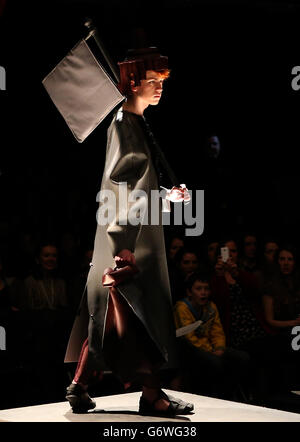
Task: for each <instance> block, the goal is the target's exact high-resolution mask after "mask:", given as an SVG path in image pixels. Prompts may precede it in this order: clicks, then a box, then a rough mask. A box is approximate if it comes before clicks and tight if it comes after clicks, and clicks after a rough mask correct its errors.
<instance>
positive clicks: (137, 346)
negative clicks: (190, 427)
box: [104, 287, 193, 415]
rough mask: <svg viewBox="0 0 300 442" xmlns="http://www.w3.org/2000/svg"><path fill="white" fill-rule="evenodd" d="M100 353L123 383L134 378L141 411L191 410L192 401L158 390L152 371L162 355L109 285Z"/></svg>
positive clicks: (140, 323) (159, 364)
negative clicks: (138, 386)
mask: <svg viewBox="0 0 300 442" xmlns="http://www.w3.org/2000/svg"><path fill="white" fill-rule="evenodd" d="M112 350H113V351H112ZM104 353H105V355H106V359H107V362H108V363H109V365H110V367H111V369H112V370H113V371H114V372H115V373H116V374H119V376H120V378H121V379H122V380H123V382H124V383H126V381H128V380H135V381H136V382H138V384H140V385H142V390H143V393H142V397H141V399H140V412H141V413H143V414H149V415H151V414H154V413H158V414H159V413H163V414H164V413H165V414H167V413H170V414H171V415H172V414H186V413H187V412H190V411H191V410H192V409H193V406H192V404H187V403H185V402H183V401H181V400H179V399H175V398H168V396H167V395H166V394H165V393H163V392H162V390H161V380H160V377H159V375H158V374H155V373H158V369H159V367H160V366H161V364H162V363H163V362H164V361H163V359H162V356H161V354H160V352H159V351H158V349H157V348H156V345H155V344H154V342H153V340H152V339H151V338H150V336H149V334H148V333H147V331H146V329H145V327H144V325H143V324H142V322H141V321H140V320H139V318H138V317H137V316H136V314H135V313H134V311H133V310H132V308H131V307H130V306H129V305H128V303H127V301H126V300H125V299H124V298H123V296H122V295H120V293H119V292H118V291H117V290H116V289H115V288H113V287H112V288H111V289H110V299H109V306H108V312H107V317H106V327H105V342H104Z"/></svg>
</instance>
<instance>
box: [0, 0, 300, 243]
mask: <svg viewBox="0 0 300 442" xmlns="http://www.w3.org/2000/svg"><path fill="white" fill-rule="evenodd" d="M86 16H92V17H93V18H94V20H95V23H96V25H97V27H98V30H99V34H100V36H101V37H102V40H103V41H104V43H105V45H106V47H107V49H108V50H109V52H110V54H111V56H112V58H113V59H114V61H115V62H117V61H118V60H120V59H123V58H124V56H125V54H126V49H127V48H129V47H133V46H136V45H137V44H141V39H140V37H139V36H140V35H141V32H142V33H143V34H144V39H145V42H146V43H147V44H149V45H154V46H158V47H159V49H160V50H161V52H162V53H163V54H166V55H168V56H169V64H170V68H171V70H172V73H171V78H170V79H169V80H168V82H167V83H166V86H165V94H164V96H163V98H162V100H161V103H160V106H159V107H157V108H151V109H149V110H147V111H146V114H147V116H148V119H149V121H150V122H151V124H152V127H153V130H154V133H155V134H156V137H157V139H158V141H159V143H160V145H161V146H162V148H163V149H164V151H165V152H166V155H167V157H168V159H169V161H170V163H171V165H172V166H173V168H174V170H175V172H176V174H177V176H178V177H179V180H180V182H184V183H186V184H187V186H188V188H190V189H201V188H203V187H205V186H204V184H203V179H202V176H203V175H204V174H205V173H206V172H207V171H206V163H205V161H203V155H202V151H203V145H204V140H205V137H206V136H207V135H208V134H209V133H210V132H211V131H215V132H216V133H217V134H218V135H219V138H220V141H221V145H222V151H223V156H224V161H223V163H222V164H223V165H224V164H225V165H226V167H227V168H228V170H229V173H228V174H227V178H226V179H225V180H223V179H220V178H218V177H216V179H215V191H218V189H220V191H221V190H223V191H224V189H225V192H226V191H227V192H228V195H229V198H228V199H229V201H230V203H229V206H228V207H227V212H226V216H224V219H222V214H221V216H218V215H216V219H211V218H213V215H211V217H210V213H209V210H210V209H209V208H207V207H206V210H205V233H206V234H207V235H210V233H214V232H216V231H218V232H219V233H220V234H221V232H222V233H223V231H225V230H228V229H229V230H231V231H233V232H235V231H241V230H245V229H248V228H250V229H253V230H255V231H257V232H258V233H259V234H262V235H264V234H267V233H273V232H274V233H275V234H278V235H280V236H282V237H284V238H285V237H287V238H291V239H292V240H293V241H296V242H297V241H298V237H297V236H298V234H297V230H298V222H299V215H298V188H299V178H298V176H299V173H298V168H299V162H298V155H297V154H298V152H297V151H298V146H299V138H300V137H299V130H298V126H299V113H298V106H299V102H300V91H299V92H296V91H294V90H292V88H291V80H292V74H291V70H292V68H293V67H294V66H296V65H299V43H298V42H299V30H298V23H299V18H300V6H299V5H298V4H297V2H295V1H294V2H293V1H290V2H283V1H282V2H280V1H265V2H255V1H254V2H247V1H239V2H237V1H236V2H230V1H225V0H224V1H209V2H208V1H192V0H190V1H188V0H176V1H171V0H165V1H156V0H153V1H151V2H150V1H129V0H124V1H117V0H110V1H109V2H104V1H96V0H93V1H86V0H85V1H83V0H81V1H80V0H77V1H71V0H70V1H51V2H50V1H43V2H30V3H29V2H14V1H10V2H8V3H7V5H6V9H5V13H4V16H3V17H2V18H1V60H0V64H1V65H2V66H4V67H5V68H6V71H7V90H6V91H1V96H0V98H1V157H0V169H1V177H0V185H1V216H0V219H1V237H2V242H5V240H4V239H5V238H14V237H16V235H17V234H18V232H20V231H26V230H38V231H42V232H48V231H54V232H62V231H64V230H70V229H72V230H73V231H75V232H77V233H78V234H79V235H81V236H83V237H86V239H87V240H91V239H92V238H93V236H94V231H95V227H96V222H95V213H96V208H97V207H96V201H95V199H96V193H97V191H98V188H99V185H100V180H101V174H102V170H103V165H104V163H103V161H104V153H105V143H106V129H107V127H108V124H109V121H110V117H108V118H106V120H105V121H104V122H103V123H102V124H101V125H100V126H99V127H98V128H97V129H96V130H95V131H94V132H93V133H92V134H91V135H90V136H89V137H88V138H87V139H86V140H85V142H84V143H82V144H79V143H77V141H76V140H75V138H73V136H72V134H71V132H70V130H69V129H68V127H67V125H66V123H65V122H64V120H63V119H62V117H61V116H60V114H59V113H58V111H57V110H56V108H55V107H54V105H53V103H52V102H51V100H50V98H49V97H48V95H47V93H46V91H45V90H44V88H43V86H42V83H41V81H42V79H43V78H44V77H45V76H46V75H47V74H48V73H49V72H50V70H52V69H53V67H54V66H55V65H56V64H57V63H58V62H59V61H60V60H61V58H62V57H64V56H65V55H66V53H67V52H68V51H69V50H70V49H71V48H72V47H73V46H74V45H75V44H76V42H77V41H78V40H79V39H80V38H82V37H83V36H85V35H86V30H85V28H84V26H83V22H84V18H85V17H86ZM141 29H142V31H141ZM227 181H228V182H227ZM229 182H230V185H229V186H228V188H227V187H226V186H227V184H228V183H229ZM209 196H210V194H209V193H207V195H206V204H207V203H209V204H213V201H212V200H211V201H209Z"/></svg>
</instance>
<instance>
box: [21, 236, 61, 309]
mask: <svg viewBox="0 0 300 442" xmlns="http://www.w3.org/2000/svg"><path fill="white" fill-rule="evenodd" d="M57 268H58V249H57V246H56V245H55V244H53V243H52V242H45V243H43V244H41V245H40V247H39V249H38V252H37V254H36V267H35V269H34V271H33V272H32V273H31V274H30V275H29V276H27V278H25V280H24V296H23V297H22V299H19V302H20V303H19V306H20V308H22V309H25V310H45V309H46V310H57V309H59V308H63V307H67V295H66V286H65V281H64V280H63V279H62V278H60V277H59V276H58V274H57ZM17 307H18V306H17Z"/></svg>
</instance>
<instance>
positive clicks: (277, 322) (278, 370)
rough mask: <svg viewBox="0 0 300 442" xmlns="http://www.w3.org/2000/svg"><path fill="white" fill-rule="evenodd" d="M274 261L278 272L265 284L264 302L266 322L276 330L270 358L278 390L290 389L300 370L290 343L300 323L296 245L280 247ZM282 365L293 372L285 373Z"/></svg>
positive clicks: (299, 283) (297, 358) (271, 339)
mask: <svg viewBox="0 0 300 442" xmlns="http://www.w3.org/2000/svg"><path fill="white" fill-rule="evenodd" d="M274 260H275V264H276V266H277V271H276V273H274V275H273V278H270V279H269V281H268V282H267V283H266V284H265V287H264V295H263V305H264V313H265V319H266V322H267V323H268V324H269V326H270V327H271V328H272V330H273V332H274V334H273V336H271V337H270V338H269V345H268V350H269V352H272V356H273V357H272V358H271V357H270V358H269V360H270V363H273V364H272V372H273V377H274V384H275V386H276V388H277V389H278V388H279V387H281V389H287V388H288V387H289V383H290V382H295V372H296V371H298V373H299V370H300V353H299V352H297V351H294V350H293V348H292V346H291V337H292V334H291V331H292V328H293V327H295V326H300V275H299V273H298V269H297V268H296V250H295V248H294V247H293V246H291V245H284V246H282V247H280V248H279V249H278V250H277V251H276V253H275V258H274ZM283 367H284V369H286V368H287V367H288V369H290V370H291V372H290V373H289V372H287V373H285V375H284V373H283V371H284V370H283ZM293 376H294V378H293ZM296 382H297V381H296ZM298 386H299V379H298Z"/></svg>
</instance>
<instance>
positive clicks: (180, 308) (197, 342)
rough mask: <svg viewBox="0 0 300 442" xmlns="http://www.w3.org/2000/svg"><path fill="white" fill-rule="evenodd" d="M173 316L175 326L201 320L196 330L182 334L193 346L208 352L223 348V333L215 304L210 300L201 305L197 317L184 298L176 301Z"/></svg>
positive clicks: (178, 326) (182, 325)
mask: <svg viewBox="0 0 300 442" xmlns="http://www.w3.org/2000/svg"><path fill="white" fill-rule="evenodd" d="M174 317H175V325H176V328H180V327H184V326H185V325H189V324H192V323H193V322H195V321H197V320H198V319H200V320H201V321H203V322H202V324H201V325H200V326H199V327H198V328H197V329H196V330H194V331H193V332H191V333H188V334H186V335H184V336H183V338H184V339H187V340H188V341H189V342H190V343H191V344H192V345H194V346H195V347H199V348H201V349H202V350H205V351H210V352H213V351H215V350H220V349H222V350H224V349H225V333H224V330H223V327H222V324H221V321H220V317H219V312H218V309H217V306H216V305H215V304H214V303H213V302H212V301H209V302H208V303H207V304H206V305H204V306H203V310H202V313H201V314H200V315H199V316H198V317H197V318H196V317H195V315H194V314H193V312H192V311H191V309H190V308H189V306H188V305H187V304H186V302H185V301H184V300H182V301H177V303H176V304H175V307H174Z"/></svg>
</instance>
